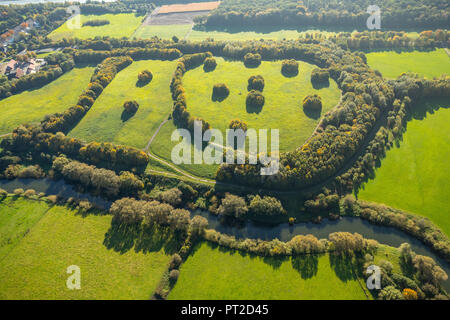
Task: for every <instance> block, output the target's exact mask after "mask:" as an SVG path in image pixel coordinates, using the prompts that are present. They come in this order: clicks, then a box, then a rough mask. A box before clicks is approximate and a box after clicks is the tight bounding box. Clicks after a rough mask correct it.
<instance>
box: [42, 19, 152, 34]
mask: <svg viewBox="0 0 450 320" xmlns="http://www.w3.org/2000/svg"><path fill="white" fill-rule="evenodd" d="M142 18H143V17H136V16H135V15H134V13H121V14H104V15H81V27H80V28H78V29H75V28H73V29H70V26H72V25H73V24H74V23H75V21H73V20H74V19H78V18H77V17H73V18H72V19H70V20H68V21H66V23H64V24H63V25H62V26H60V27H59V28H57V29H56V30H54V31H52V33H50V35H49V38H50V39H52V40H61V39H63V38H79V39H90V38H95V37H104V36H108V37H111V38H122V37H127V38H128V37H130V36H131V35H132V34H133V33H134V31H135V30H136V29H137V28H138V27H139V25H140V24H141V22H142ZM90 20H108V21H109V22H110V23H109V24H107V25H103V26H97V27H92V26H84V27H83V23H84V22H86V21H90Z"/></svg>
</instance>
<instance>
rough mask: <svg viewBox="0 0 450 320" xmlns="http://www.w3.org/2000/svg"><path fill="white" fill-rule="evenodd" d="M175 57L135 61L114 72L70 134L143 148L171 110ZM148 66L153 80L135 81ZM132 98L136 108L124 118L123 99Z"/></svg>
mask: <svg viewBox="0 0 450 320" xmlns="http://www.w3.org/2000/svg"><path fill="white" fill-rule="evenodd" d="M175 65H176V62H175V61H158V60H145V61H135V62H133V64H131V65H130V66H128V67H127V68H126V69H124V70H122V71H121V72H119V73H118V74H117V76H116V77H115V78H114V80H113V81H112V82H111V84H110V85H109V86H108V87H107V88H106V89H105V90H104V91H103V93H102V94H101V95H100V97H99V98H98V99H97V100H96V102H95V103H94V105H93V106H92V108H91V109H90V110H89V112H88V113H87V114H86V116H85V117H84V118H83V120H81V122H80V123H79V124H78V125H77V126H76V127H75V128H74V129H73V130H72V132H71V133H70V136H73V137H77V138H81V139H83V140H86V141H101V142H103V141H109V142H115V143H118V144H124V145H129V146H134V147H137V148H144V147H145V145H146V144H147V142H148V141H149V140H150V138H151V136H152V135H153V133H154V132H155V131H156V129H157V127H158V126H159V124H160V123H161V122H162V121H163V120H164V119H165V118H166V117H167V116H168V115H169V114H170V113H171V110H172V100H171V95H170V87H169V84H170V79H171V77H172V74H173V71H174V70H175ZM145 69H148V70H150V71H151V72H152V73H153V80H152V81H151V82H150V83H149V84H146V85H144V86H140V85H138V84H137V76H138V73H139V72H140V71H142V70H145ZM127 100H136V101H137V102H138V103H139V110H138V111H137V112H136V114H135V115H134V116H132V117H131V118H129V119H127V118H126V117H124V116H125V114H124V113H123V111H124V109H123V103H124V102H125V101H127Z"/></svg>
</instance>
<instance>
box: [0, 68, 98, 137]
mask: <svg viewBox="0 0 450 320" xmlns="http://www.w3.org/2000/svg"><path fill="white" fill-rule="evenodd" d="M93 72H94V68H93V67H83V68H75V69H72V70H71V71H69V72H67V73H65V74H63V75H62V76H61V77H59V78H58V79H56V80H54V81H52V82H51V83H49V84H47V85H45V86H43V87H42V88H39V89H32V90H27V91H24V92H22V93H20V94H17V95H13V96H11V97H9V98H6V99H3V100H0V112H1V114H2V116H1V117H0V135H1V134H5V133H9V132H11V131H12V130H13V129H14V128H16V127H17V126H19V125H21V124H25V123H28V122H39V121H41V120H43V119H44V116H45V115H48V114H53V113H56V112H63V111H64V110H66V109H68V108H69V107H71V106H72V105H75V104H76V103H77V101H78V96H79V95H80V94H81V92H82V91H83V90H85V89H86V87H87V85H88V83H89V80H90V78H91V76H92V73H93Z"/></svg>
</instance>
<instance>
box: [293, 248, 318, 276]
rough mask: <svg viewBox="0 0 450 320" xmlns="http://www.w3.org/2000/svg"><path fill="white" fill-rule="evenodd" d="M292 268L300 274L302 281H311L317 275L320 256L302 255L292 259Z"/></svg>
mask: <svg viewBox="0 0 450 320" xmlns="http://www.w3.org/2000/svg"><path fill="white" fill-rule="evenodd" d="M292 267H293V268H294V269H295V270H297V271H298V273H300V276H301V277H302V279H310V278H312V277H314V276H315V275H316V274H317V271H318V267H319V256H318V255H316V254H302V255H297V256H293V257H292Z"/></svg>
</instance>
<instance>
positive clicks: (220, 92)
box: [212, 83, 230, 101]
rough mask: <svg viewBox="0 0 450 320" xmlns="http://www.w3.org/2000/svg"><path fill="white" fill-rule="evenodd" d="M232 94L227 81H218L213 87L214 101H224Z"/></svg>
mask: <svg viewBox="0 0 450 320" xmlns="http://www.w3.org/2000/svg"><path fill="white" fill-rule="evenodd" d="M229 95H230V89H229V88H228V86H227V85H226V84H225V83H217V84H215V85H214V87H213V93H212V99H213V101H223V100H225V99H226V98H227V97H228V96H229Z"/></svg>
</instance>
